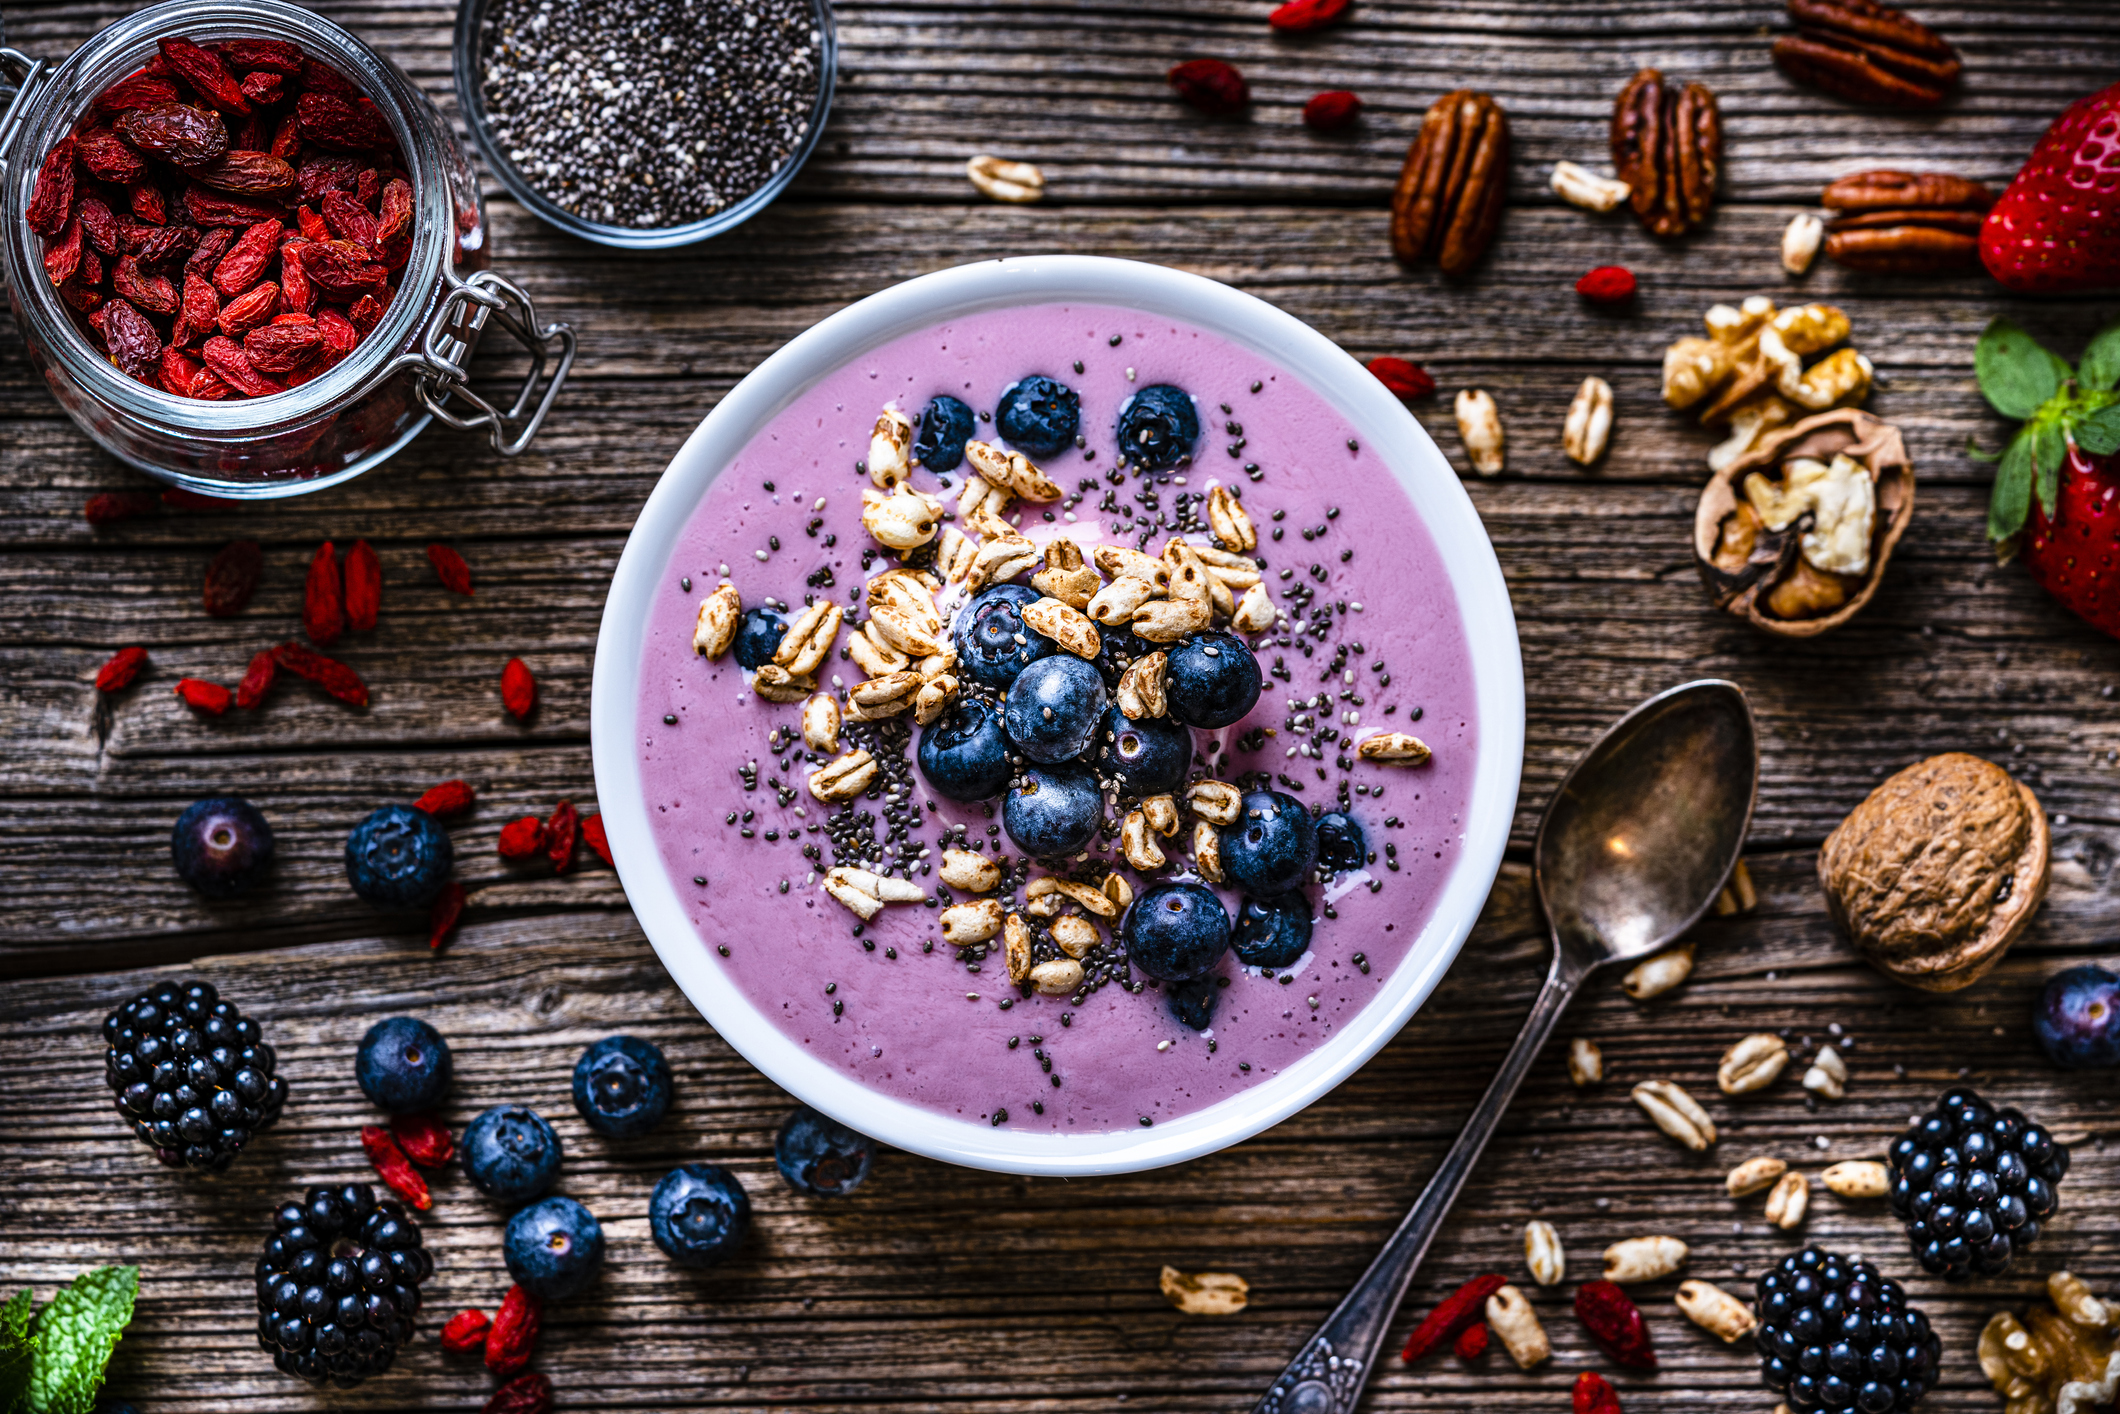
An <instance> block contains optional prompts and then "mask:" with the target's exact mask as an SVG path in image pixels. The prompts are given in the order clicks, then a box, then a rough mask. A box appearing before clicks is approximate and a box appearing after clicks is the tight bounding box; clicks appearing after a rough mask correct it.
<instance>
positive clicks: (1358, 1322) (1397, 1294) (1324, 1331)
mask: <svg viewBox="0 0 2120 1414" xmlns="http://www.w3.org/2000/svg"><path fill="white" fill-rule="evenodd" d="M1589 974H1590V967H1589V966H1588V965H1586V964H1584V963H1583V962H1580V961H1578V960H1576V959H1575V958H1574V957H1572V956H1571V955H1570V951H1569V950H1567V949H1561V948H1556V949H1555V950H1554V957H1553V966H1552V968H1551V969H1549V970H1548V972H1547V973H1546V985H1545V986H1544V987H1543V988H1541V989H1540V991H1539V994H1538V1000H1537V1001H1536V1002H1535V1003H1533V1004H1532V1007H1531V1015H1530V1016H1529V1017H1527V1018H1525V1021H1524V1029H1523V1031H1522V1032H1520V1033H1519V1034H1518V1036H1517V1038H1516V1044H1515V1045H1514V1046H1512V1047H1510V1048H1509V1056H1508V1058H1507V1059H1506V1060H1504V1061H1503V1062H1502V1068H1501V1071H1500V1072H1499V1073H1498V1074H1496V1076H1495V1077H1494V1083H1493V1084H1491V1085H1489V1086H1488V1087H1487V1093H1486V1094H1484V1095H1482V1096H1481V1097H1480V1102H1479V1105H1478V1106H1477V1107H1476V1108H1475V1109H1474V1110H1473V1111H1472V1118H1471V1119H1469V1120H1467V1121H1466V1122H1465V1128H1464V1132H1462V1133H1461V1134H1459V1135H1458V1137H1457V1142H1456V1143H1455V1144H1452V1145H1451V1146H1450V1152H1449V1153H1448V1154H1446V1155H1444V1157H1443V1162H1442V1166H1441V1167H1439V1168H1438V1169H1436V1171H1435V1176H1434V1177H1432V1178H1430V1179H1429V1180H1428V1186H1427V1187H1426V1188H1424V1189H1422V1190H1421V1196H1420V1198H1419V1199H1417V1200H1416V1201H1415V1203H1414V1205H1413V1208H1412V1210H1411V1211H1410V1212H1408V1213H1407V1214H1406V1217H1405V1220H1404V1221H1402V1222H1401V1223H1400V1224H1399V1228H1398V1231H1397V1232H1394V1233H1393V1234H1392V1235H1391V1240H1390V1241H1389V1242H1387V1243H1385V1244H1384V1250H1383V1251H1382V1252H1379V1253H1378V1254H1377V1257H1376V1260H1375V1261H1373V1262H1371V1263H1370V1264H1369V1270H1368V1271H1366V1272H1364V1273H1362V1279H1361V1280H1360V1281H1358V1282H1356V1283H1355V1286H1354V1290H1352V1291H1350V1292H1348V1293H1347V1295H1346V1296H1345V1297H1344V1298H1343V1299H1342V1300H1341V1302H1340V1304H1339V1305H1338V1306H1337V1307H1335V1308H1334V1309H1333V1312H1332V1314H1331V1315H1330V1316H1328V1317H1326V1318H1325V1324H1324V1325H1322V1326H1320V1327H1318V1332H1317V1334H1316V1335H1313V1336H1312V1337H1311V1338H1310V1340H1309V1342H1308V1343H1307V1344H1305V1345H1304V1347H1303V1349H1302V1351H1301V1353H1299V1354H1298V1355H1297V1356H1296V1358H1295V1359H1293V1360H1291V1361H1290V1362H1289V1363H1288V1368H1287V1369H1285V1370H1283V1371H1282V1372H1281V1376H1280V1378H1279V1379H1277V1380H1275V1381H1274V1385H1273V1388H1272V1389H1270V1390H1268V1391H1267V1393H1266V1397H1265V1398H1264V1399H1262V1400H1260V1401H1259V1402H1258V1404H1257V1405H1256V1406H1255V1407H1254V1409H1253V1414H1354V1407H1355V1404H1356V1402H1357V1401H1358V1400H1360V1399H1361V1397H1362V1386H1363V1385H1364V1384H1366V1383H1367V1382H1368V1379H1369V1371H1370V1368H1371V1366H1373V1365H1374V1364H1375V1363H1376V1358H1377V1348H1378V1347H1379V1346H1380V1345H1382V1344H1383V1342H1384V1336H1385V1333H1386V1332H1387V1331H1388V1330H1390V1328H1391V1323H1392V1320H1393V1319H1394V1318H1395V1317H1396V1316H1397V1315H1398V1310H1399V1303H1400V1302H1401V1301H1402V1300H1404V1299H1405V1296H1406V1288H1407V1287H1408V1286H1410V1285H1412V1283H1413V1274H1414V1272H1415V1271H1416V1270H1417V1269H1418V1268H1419V1267H1420V1265H1421V1259H1422V1258H1423V1257H1425V1256H1427V1255H1428V1244H1429V1243H1430V1242H1433V1241H1434V1240H1435V1235H1436V1232H1437V1230H1438V1229H1440V1228H1441V1227H1442V1225H1443V1219H1444V1218H1446V1217H1448V1216H1449V1215H1450V1208H1451V1205H1452V1204H1454V1203H1455V1202H1456V1201H1457V1196H1458V1190H1459V1189H1461V1188H1463V1187H1464V1186H1465V1179H1466V1178H1467V1177H1468V1176H1469V1175H1470V1174H1471V1173H1472V1170H1473V1166H1474V1165H1476V1164H1477V1163H1479V1161H1480V1155H1481V1154H1482V1153H1483V1152H1484V1151H1485V1150H1486V1148H1487V1140H1488V1139H1489V1138H1490V1137H1492V1135H1493V1134H1494V1128H1495V1126H1496V1125H1497V1124H1499V1123H1500V1122H1501V1118H1502V1113H1503V1111H1505V1110H1507V1109H1508V1108H1509V1101H1510V1100H1511V1099H1512V1098H1514V1097H1515V1095H1516V1089H1517V1086H1519V1085H1521V1084H1522V1083H1523V1080H1524V1074H1525V1072H1527V1071H1529V1070H1530V1069H1531V1063H1532V1062H1533V1061H1534V1060H1536V1059H1537V1058H1538V1053H1539V1051H1540V1049H1541V1048H1542V1047H1543V1046H1544V1045H1545V1044H1546V1039H1547V1038H1548V1037H1549V1036H1551V1035H1552V1034H1553V1028H1554V1026H1555V1025H1556V1024H1557V1023H1558V1022H1559V1021H1560V1019H1561V1013H1562V1012H1563V1011H1565V1010H1567V1007H1568V1003H1569V1002H1570V1001H1572V1000H1574V997H1575V993H1576V989H1577V988H1578V987H1580V986H1581V985H1582V983H1583V979H1584V978H1585V977H1587V976H1588V975H1589Z"/></svg>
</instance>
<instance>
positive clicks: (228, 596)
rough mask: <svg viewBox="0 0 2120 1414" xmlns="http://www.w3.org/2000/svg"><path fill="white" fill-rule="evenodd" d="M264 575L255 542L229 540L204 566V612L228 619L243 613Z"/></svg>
mask: <svg viewBox="0 0 2120 1414" xmlns="http://www.w3.org/2000/svg"><path fill="white" fill-rule="evenodd" d="M264 574H265V552H264V551H263V550H261V549H259V548H258V542H257V541H255V540H231V541H229V542H228V544H226V545H224V546H222V547H221V553H220V554H218V555H215V556H214V557H213V559H212V561H211V562H210V563H208V565H207V566H206V593H205V603H206V612H207V613H208V614H209V615H211V616H212V617H214V618H217V619H231V618H234V617H235V616H236V615H237V614H240V613H242V612H243V606H244V605H246V604H248V603H249V602H250V596H251V595H253V594H255V593H257V592H258V581H259V580H260V579H261V578H263V577H264Z"/></svg>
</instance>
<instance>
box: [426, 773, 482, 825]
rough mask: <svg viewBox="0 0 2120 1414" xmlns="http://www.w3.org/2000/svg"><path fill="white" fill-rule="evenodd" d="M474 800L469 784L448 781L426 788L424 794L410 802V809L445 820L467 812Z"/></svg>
mask: <svg viewBox="0 0 2120 1414" xmlns="http://www.w3.org/2000/svg"><path fill="white" fill-rule="evenodd" d="M476 798H477V797H476V796H475V795H474V794H473V792H472V789H471V785H470V783H469V782H467V781H460V780H448V781H442V782H440V783H439V784H437V785H431V786H429V787H427V789H426V792H425V793H424V794H422V795H421V796H420V798H419V799H418V800H415V801H413V802H412V808H413V809H414V810H424V811H426V812H427V813H428V814H429V815H432V816H434V817H435V818H436V819H447V818H448V817H450V816H451V815H461V814H463V813H464V812H465V811H466V810H469V809H470V808H471V806H472V804H473V803H474V801H475V800H476Z"/></svg>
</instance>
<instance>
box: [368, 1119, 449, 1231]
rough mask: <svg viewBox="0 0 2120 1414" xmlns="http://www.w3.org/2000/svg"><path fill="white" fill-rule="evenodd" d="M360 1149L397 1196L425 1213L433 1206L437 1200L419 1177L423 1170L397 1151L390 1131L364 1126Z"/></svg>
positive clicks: (395, 1141)
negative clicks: (364, 1150) (430, 1194)
mask: <svg viewBox="0 0 2120 1414" xmlns="http://www.w3.org/2000/svg"><path fill="white" fill-rule="evenodd" d="M361 1147H362V1148H363V1149H366V1150H367V1151H368V1162H369V1163H371V1164H374V1165H375V1172H376V1176H377V1177H378V1178H380V1179H382V1180H383V1182H385V1183H387V1184H389V1185H390V1188H391V1191H392V1192H394V1193H396V1194H397V1195H398V1197H400V1198H403V1199H404V1200H405V1201H406V1202H408V1203H410V1204H411V1205H412V1206H413V1207H415V1208H419V1209H422V1210H425V1209H427V1208H431V1207H433V1206H434V1199H433V1198H431V1197H429V1196H428V1193H427V1180H426V1179H424V1178H422V1177H420V1171H419V1170H418V1169H416V1168H414V1167H413V1166H412V1161H411V1160H410V1159H408V1158H406V1157H405V1151H404V1150H402V1149H400V1148H398V1146H397V1140H395V1139H393V1138H391V1137H390V1131H389V1130H387V1129H385V1128H383V1127H382V1126H381V1125H379V1124H364V1125H362V1126H361Z"/></svg>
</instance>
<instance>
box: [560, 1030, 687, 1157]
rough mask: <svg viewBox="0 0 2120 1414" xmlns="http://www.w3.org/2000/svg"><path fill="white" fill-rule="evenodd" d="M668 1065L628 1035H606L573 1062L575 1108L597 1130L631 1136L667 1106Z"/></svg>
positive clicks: (657, 1119)
mask: <svg viewBox="0 0 2120 1414" xmlns="http://www.w3.org/2000/svg"><path fill="white" fill-rule="evenodd" d="M670 1085H671V1081H670V1063H669V1062H668V1061H666V1060H664V1059H663V1053H662V1052H661V1051H660V1050H658V1049H656V1048H655V1047H654V1046H652V1045H650V1044H648V1043H647V1042H646V1041H642V1040H639V1039H637V1038H635V1037H632V1036H606V1037H604V1039H603V1040H601V1041H598V1042H597V1043H596V1044H595V1045H593V1046H591V1047H589V1049H587V1050H586V1051H583V1052H582V1058H581V1059H580V1060H579V1061H577V1062H575V1065H574V1108H575V1109H576V1110H578V1111H580V1113H581V1117H582V1119H583V1120H584V1121H585V1122H586V1123H587V1124H588V1126H589V1127H590V1128H591V1129H593V1130H595V1131H596V1132H597V1133H598V1134H602V1135H606V1136H608V1137H609V1138H612V1139H633V1138H637V1137H638V1136H640V1135H643V1134H646V1133H647V1132H648V1131H649V1130H651V1129H653V1128H655V1126H656V1125H658V1124H660V1123H661V1122H662V1117H663V1115H664V1114H665V1113H667V1112H668V1110H669V1108H670Z"/></svg>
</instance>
